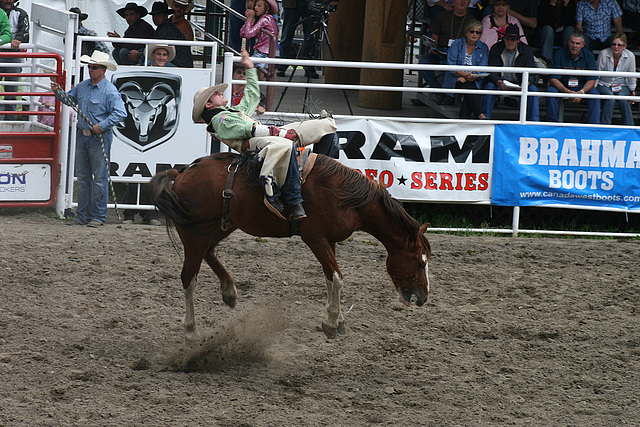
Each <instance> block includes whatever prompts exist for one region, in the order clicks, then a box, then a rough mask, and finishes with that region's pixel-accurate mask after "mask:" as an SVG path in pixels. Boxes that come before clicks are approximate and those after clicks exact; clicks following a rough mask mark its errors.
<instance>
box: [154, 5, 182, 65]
mask: <svg viewBox="0 0 640 427" xmlns="http://www.w3.org/2000/svg"><path fill="white" fill-rule="evenodd" d="M172 13H173V11H172V10H171V9H169V7H168V6H167V5H166V4H165V3H164V2H162V1H156V2H154V3H153V6H152V7H151V12H149V14H150V15H151V16H152V17H153V23H154V24H155V25H156V27H157V28H156V31H155V34H154V38H156V39H162V40H186V39H185V37H184V34H182V31H180V30H179V29H178V27H176V26H175V25H174V24H173V22H171V20H170V19H169V15H171V14H172ZM175 49H176V57H175V58H174V59H173V61H171V63H172V64H173V65H175V66H176V67H187V68H193V57H192V56H191V48H190V47H189V46H176V47H175Z"/></svg>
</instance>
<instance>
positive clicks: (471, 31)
mask: <svg viewBox="0 0 640 427" xmlns="http://www.w3.org/2000/svg"><path fill="white" fill-rule="evenodd" d="M469 32H470V33H471V34H482V31H481V30H469Z"/></svg>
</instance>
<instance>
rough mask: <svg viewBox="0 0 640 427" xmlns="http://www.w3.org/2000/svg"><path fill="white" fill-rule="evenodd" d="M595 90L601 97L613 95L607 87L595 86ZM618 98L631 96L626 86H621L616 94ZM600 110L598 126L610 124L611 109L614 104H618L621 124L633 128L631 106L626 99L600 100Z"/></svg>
mask: <svg viewBox="0 0 640 427" xmlns="http://www.w3.org/2000/svg"><path fill="white" fill-rule="evenodd" d="M596 89H597V90H598V92H599V93H601V94H602V95H613V94H614V93H613V91H612V90H611V88H610V87H609V86H600V85H599V86H596ZM616 95H619V96H629V95H631V91H630V90H629V88H628V87H627V86H622V89H621V90H620V91H619V92H617V93H616ZM600 102H601V104H600V105H601V109H602V111H601V112H600V124H603V125H610V124H611V116H612V115H613V107H614V104H615V103H616V102H617V103H618V108H619V109H620V115H621V116H622V123H623V124H625V125H627V126H633V115H632V113H631V104H629V101H628V100H626V99H621V100H613V99H601V100H600Z"/></svg>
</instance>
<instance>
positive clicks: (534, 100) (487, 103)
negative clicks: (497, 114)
mask: <svg viewBox="0 0 640 427" xmlns="http://www.w3.org/2000/svg"><path fill="white" fill-rule="evenodd" d="M484 88H485V89H486V90H502V89H500V87H499V86H497V85H496V84H494V83H492V82H488V83H487V85H486V86H485V87H484ZM528 89H529V92H537V91H538V88H537V87H536V85H533V84H530V85H529V88H528ZM507 93H508V92H507ZM495 100H496V95H484V98H483V101H482V106H483V110H484V114H485V115H486V116H487V119H490V118H491V111H493V106H494V105H495ZM527 120H529V121H530V122H539V121H540V101H539V99H538V97H537V96H528V97H527Z"/></svg>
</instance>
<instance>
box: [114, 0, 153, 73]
mask: <svg viewBox="0 0 640 427" xmlns="http://www.w3.org/2000/svg"><path fill="white" fill-rule="evenodd" d="M116 12H117V13H118V15H120V16H122V17H123V18H124V19H125V20H126V21H127V24H129V27H128V28H127V29H126V31H125V32H124V37H125V38H127V37H128V38H137V39H152V38H154V35H155V30H154V29H153V27H152V26H151V24H149V23H148V22H147V21H145V20H143V19H142V18H144V17H145V16H147V14H148V13H149V12H148V11H147V9H146V8H145V7H144V6H138V5H137V4H135V3H133V2H131V3H127V4H126V5H125V6H124V7H123V8H121V9H118V10H116ZM107 35H108V36H109V37H120V34H118V33H117V32H116V31H109V32H107ZM112 44H113V48H114V49H113V59H115V61H116V63H118V64H120V65H141V64H143V63H144V45H143V44H135V43H112Z"/></svg>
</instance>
